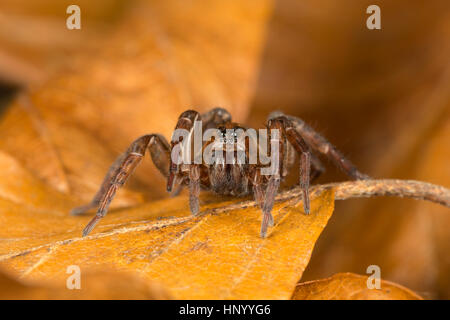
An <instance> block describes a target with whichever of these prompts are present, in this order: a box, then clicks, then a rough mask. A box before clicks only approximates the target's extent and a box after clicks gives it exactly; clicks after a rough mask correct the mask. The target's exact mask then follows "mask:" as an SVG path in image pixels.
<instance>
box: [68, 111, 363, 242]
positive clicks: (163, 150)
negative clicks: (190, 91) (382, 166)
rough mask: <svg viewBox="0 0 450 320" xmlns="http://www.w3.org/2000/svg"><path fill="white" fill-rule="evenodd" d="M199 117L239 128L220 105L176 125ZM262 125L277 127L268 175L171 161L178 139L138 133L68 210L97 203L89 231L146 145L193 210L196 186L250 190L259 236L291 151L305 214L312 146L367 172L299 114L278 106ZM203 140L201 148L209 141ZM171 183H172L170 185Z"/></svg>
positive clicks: (314, 168)
mask: <svg viewBox="0 0 450 320" xmlns="http://www.w3.org/2000/svg"><path fill="white" fill-rule="evenodd" d="M199 120H201V121H202V129H203V130H206V129H211V128H213V129H214V128H216V129H218V130H219V132H220V133H221V134H222V136H223V137H224V138H225V136H226V132H227V131H226V130H227V129H232V130H234V129H238V128H239V129H242V128H243V127H242V126H240V125H238V124H236V123H234V122H232V121H231V115H230V113H229V112H228V111H226V110H225V109H222V108H215V109H213V110H211V111H209V112H207V113H204V114H199V113H198V112H196V111H194V110H188V111H185V112H183V113H182V114H181V115H180V117H179V119H178V122H177V124H176V127H175V129H185V130H187V131H189V132H192V130H193V128H194V121H199ZM266 127H267V128H268V129H278V130H279V132H280V133H281V134H280V137H279V139H278V140H276V141H277V142H276V143H279V145H278V146H279V148H278V150H279V152H278V153H279V155H278V157H279V158H278V163H279V165H278V166H277V167H276V168H275V171H274V172H273V173H272V174H270V175H264V174H261V169H262V168H263V166H262V165H261V164H260V163H259V162H258V163H256V164H249V163H243V164H242V163H241V164H237V163H231V164H227V163H223V162H222V163H218V162H214V163H213V164H206V163H204V162H202V163H197V164H196V163H192V164H176V163H174V161H173V159H172V157H171V151H172V150H173V148H174V147H175V146H176V145H177V144H179V143H181V141H180V139H174V138H172V141H171V143H170V145H169V143H168V142H167V141H166V139H165V138H164V137H163V136H162V135H159V134H147V135H144V136H141V137H139V138H138V139H136V140H135V141H134V142H133V143H132V144H131V145H130V147H129V148H128V150H127V151H126V152H125V153H123V154H122V155H121V156H119V158H118V159H117V160H116V161H115V162H114V163H113V164H112V166H111V167H110V169H109V171H108V173H107V174H106V177H105V178H104V180H103V183H102V184H101V186H100V189H99V190H98V192H97V193H96V195H95V196H94V198H93V199H92V201H91V202H90V203H89V204H87V205H84V206H81V207H77V208H74V209H73V210H72V214H75V215H77V214H81V213H84V212H86V211H88V210H90V209H92V208H98V209H97V214H96V215H95V217H94V218H93V219H92V220H91V221H90V222H89V223H88V225H87V226H86V227H85V228H84V230H83V236H86V235H88V234H89V233H90V232H91V231H92V229H93V228H94V226H95V225H96V224H97V223H98V221H99V220H100V219H101V218H103V217H104V216H105V215H106V212H107V211H108V207H109V204H110V203H111V200H112V199H113V197H114V195H115V193H116V191H117V190H118V189H119V188H120V187H121V186H122V185H123V184H124V183H125V182H126V180H127V179H128V177H129V176H130V175H131V173H132V172H133V171H134V169H135V168H136V166H137V165H138V164H139V162H140V161H141V160H142V158H143V157H144V155H145V151H146V150H147V149H148V150H149V151H150V155H151V157H152V160H153V163H154V164H155V166H156V167H157V168H158V170H159V171H160V172H161V173H162V174H163V176H164V177H167V191H168V192H171V191H172V190H175V189H178V190H179V189H181V188H182V187H184V186H187V187H188V188H189V205H190V210H191V212H192V214H193V215H197V214H198V213H199V194H200V189H205V190H212V191H214V192H215V193H217V194H220V195H233V196H245V195H248V194H250V193H251V192H253V195H254V197H255V201H256V203H257V204H258V205H259V207H260V208H261V210H262V213H263V218H262V223H261V237H263V238H265V237H266V233H267V227H268V226H273V217H272V214H271V211H272V207H273V205H274V201H275V196H276V194H277V192H278V188H279V185H280V180H282V179H283V178H284V177H286V175H287V174H288V172H289V169H290V167H291V166H292V165H293V163H294V161H295V158H296V156H300V188H301V190H302V195H303V208H304V212H305V213H306V214H309V210H310V202H309V194H308V188H309V182H310V180H314V179H315V178H317V177H318V176H319V175H320V174H321V173H322V172H323V171H324V167H323V166H322V164H321V162H320V160H319V159H318V158H317V156H316V155H315V154H314V153H313V151H315V152H317V153H321V154H323V155H325V156H326V157H328V158H329V159H331V161H332V162H333V163H334V164H335V165H336V166H338V167H339V168H341V169H342V170H343V171H344V172H345V173H346V174H347V175H348V176H350V177H351V178H353V179H367V178H368V177H367V176H366V175H364V174H362V173H360V172H359V171H358V170H357V169H356V167H355V166H354V165H353V164H352V163H351V162H350V161H349V160H347V159H346V158H345V157H344V156H343V155H342V153H340V152H339V151H338V150H337V149H336V148H335V147H334V146H333V145H332V144H331V143H329V142H328V141H327V140H326V139H325V138H324V137H322V136H321V135H320V134H318V133H317V132H315V131H314V130H313V129H312V128H311V127H309V126H308V125H307V124H306V123H305V122H304V121H302V120H301V119H299V118H296V117H293V116H289V115H285V114H283V113H281V112H279V111H277V112H273V113H271V114H270V115H269V117H268V121H267V125H266ZM269 137H270V133H269ZM233 138H234V141H233ZM230 140H231V141H230ZM214 141H215V140H214ZM233 142H234V143H235V144H236V148H237V147H238V145H237V138H236V136H234V137H232V139H226V141H220V142H219V145H220V144H221V143H231V144H233ZM202 143H203V146H202V150H203V149H204V148H205V147H206V146H207V145H208V144H210V143H212V142H211V141H209V142H202ZM247 145H248V142H247ZM246 160H248V154H246ZM176 185H177V188H174V187H175V186H176Z"/></svg>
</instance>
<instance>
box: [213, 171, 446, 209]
mask: <svg viewBox="0 0 450 320" xmlns="http://www.w3.org/2000/svg"><path fill="white" fill-rule="evenodd" d="M329 189H333V190H334V193H335V199H336V200H347V199H352V198H371V197H383V196H391V197H401V198H411V199H416V200H427V201H431V202H435V203H438V204H441V205H443V206H446V207H449V208H450V189H447V188H445V187H442V186H438V185H435V184H431V183H427V182H422V181H415V180H397V179H381V180H357V181H345V182H338V183H328V184H320V185H315V186H312V187H311V188H310V197H311V199H313V198H315V197H317V196H319V195H320V194H321V193H322V192H323V191H324V190H329ZM301 194H302V191H301V189H300V187H295V188H292V189H291V190H288V191H285V192H281V193H280V194H279V195H278V196H277V198H276V201H285V200H290V199H294V198H301ZM255 205H256V203H255V202H254V201H244V202H240V203H236V204H232V205H229V206H226V207H223V208H217V209H213V210H212V211H214V212H215V213H219V212H222V211H226V210H234V209H239V208H243V207H250V206H255ZM205 213H207V212H205Z"/></svg>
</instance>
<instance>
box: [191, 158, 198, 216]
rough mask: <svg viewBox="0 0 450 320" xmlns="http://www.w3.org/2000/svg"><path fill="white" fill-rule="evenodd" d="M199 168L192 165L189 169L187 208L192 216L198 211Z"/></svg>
mask: <svg viewBox="0 0 450 320" xmlns="http://www.w3.org/2000/svg"><path fill="white" fill-rule="evenodd" d="M199 195H200V167H199V165H197V164H193V165H191V166H190V167H189V208H190V209H191V212H192V214H193V215H197V214H198V212H199V211H200V204H199V198H198V197H199Z"/></svg>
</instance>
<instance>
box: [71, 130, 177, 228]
mask: <svg viewBox="0 0 450 320" xmlns="http://www.w3.org/2000/svg"><path fill="white" fill-rule="evenodd" d="M147 147H149V148H150V151H151V153H152V158H153V159H154V160H155V159H156V160H157V162H156V165H157V167H158V169H160V168H161V169H162V168H163V160H162V157H160V156H161V153H163V154H165V156H167V154H166V153H167V152H168V149H167V148H168V143H167V141H165V139H164V137H162V136H160V135H152V134H151V135H145V136H142V137H140V138H138V139H136V140H135V141H134V142H133V143H132V144H131V145H130V147H129V148H128V149H127V151H126V152H125V153H123V154H122V155H120V156H119V157H118V159H117V160H116V161H115V162H114V163H113V164H112V166H111V167H110V169H109V170H108V173H107V174H106V176H105V178H104V180H103V183H102V184H101V186H100V189H99V191H98V192H97V194H96V195H95V196H94V199H93V200H92V201H91V203H90V204H88V205H85V206H81V207H78V208H75V209H73V210H72V214H81V213H83V212H85V211H87V210H89V209H91V208H93V207H98V209H97V214H96V215H95V217H94V218H93V219H92V220H91V221H90V222H89V223H88V225H87V226H86V227H85V228H84V230H83V236H86V235H88V234H89V233H90V232H91V231H92V229H93V228H94V227H95V225H96V224H97V223H98V221H99V220H100V219H101V218H103V217H104V216H105V215H106V213H107V211H108V207H109V204H110V203H111V201H112V199H113V197H114V195H115V194H116V191H117V190H118V189H119V188H120V187H121V186H123V185H124V183H125V182H126V181H127V179H128V177H129V176H130V175H131V174H132V172H133V171H134V169H135V168H136V167H137V165H138V164H139V162H140V161H141V159H142V157H143V156H144V155H145V150H146V149H147ZM160 171H161V170H160ZM166 171H167V169H166ZM161 172H162V173H164V170H162V171H161Z"/></svg>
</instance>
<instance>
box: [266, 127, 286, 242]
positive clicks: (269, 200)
mask: <svg viewBox="0 0 450 320" xmlns="http://www.w3.org/2000/svg"><path fill="white" fill-rule="evenodd" d="M268 127H269V129H270V132H269V136H270V139H271V143H270V153H271V159H272V161H273V160H276V161H275V163H272V164H271V165H272V172H271V175H270V178H269V182H268V183H267V187H266V192H265V200H264V204H263V207H262V211H263V220H262V223H261V237H262V238H265V237H266V234H267V227H268V226H269V224H273V216H272V213H271V212H272V208H273V205H274V203H275V196H276V195H277V192H278V188H279V187H280V180H281V172H282V164H283V159H284V156H285V146H286V139H285V135H284V134H283V132H284V128H283V123H282V122H281V121H279V120H274V121H270V122H269V124H268ZM272 129H277V130H278V132H279V137H278V139H276V138H275V139H274V137H272ZM272 141H274V142H275V143H276V142H278V150H273V149H272ZM276 151H278V152H277V153H278V154H276V155H275V156H274V154H273V153H274V152H276Z"/></svg>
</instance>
